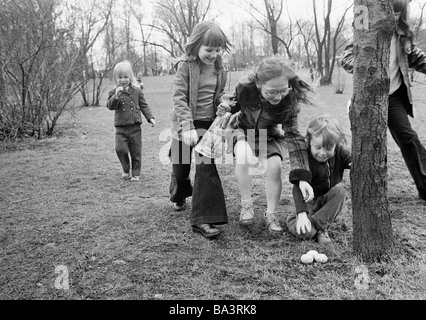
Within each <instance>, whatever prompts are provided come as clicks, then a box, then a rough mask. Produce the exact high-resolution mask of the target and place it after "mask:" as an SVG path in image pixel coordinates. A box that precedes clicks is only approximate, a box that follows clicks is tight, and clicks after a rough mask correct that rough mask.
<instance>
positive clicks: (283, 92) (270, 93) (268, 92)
mask: <svg viewBox="0 0 426 320" xmlns="http://www.w3.org/2000/svg"><path fill="white" fill-rule="evenodd" d="M260 86H261V87H262V89H263V93H264V94H265V95H266V96H268V97H275V96H276V95H277V94H280V95H281V96H286V95H287V94H288V93H289V92H290V91H291V88H285V89H283V90H279V91H278V90H266V89H265V88H264V87H263V86H262V85H260Z"/></svg>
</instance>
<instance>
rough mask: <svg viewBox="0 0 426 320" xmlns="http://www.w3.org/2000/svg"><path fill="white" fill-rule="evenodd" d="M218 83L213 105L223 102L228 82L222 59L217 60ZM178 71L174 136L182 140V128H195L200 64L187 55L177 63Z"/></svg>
mask: <svg viewBox="0 0 426 320" xmlns="http://www.w3.org/2000/svg"><path fill="white" fill-rule="evenodd" d="M215 67H216V72H217V85H216V90H215V94H214V97H213V107H214V108H215V113H216V107H217V106H218V105H219V104H220V102H221V97H222V95H223V94H224V90H225V84H226V77H227V75H226V71H225V69H224V68H223V65H222V63H221V61H220V60H218V61H216V62H215ZM176 68H177V73H176V75H175V78H174V81H173V89H174V90H173V111H172V115H171V122H172V133H173V138H175V139H177V140H181V138H182V134H181V133H182V130H185V131H189V130H192V129H195V127H194V115H195V110H196V108H197V97H198V84H199V82H200V71H201V70H200V65H199V63H198V61H197V59H196V58H195V57H185V58H182V59H181V60H179V61H178V62H177V64H176Z"/></svg>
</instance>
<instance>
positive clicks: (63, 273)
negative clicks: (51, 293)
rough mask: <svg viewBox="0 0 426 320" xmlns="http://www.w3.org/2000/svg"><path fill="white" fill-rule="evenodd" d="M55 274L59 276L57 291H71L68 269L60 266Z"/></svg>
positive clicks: (57, 278)
mask: <svg viewBox="0 0 426 320" xmlns="http://www.w3.org/2000/svg"><path fill="white" fill-rule="evenodd" d="M55 273H58V274H59V275H58V276H57V277H56V279H55V289H58V290H69V289H70V281H69V272H68V268H67V267H66V266H64V265H62V264H61V265H58V266H56V267H55Z"/></svg>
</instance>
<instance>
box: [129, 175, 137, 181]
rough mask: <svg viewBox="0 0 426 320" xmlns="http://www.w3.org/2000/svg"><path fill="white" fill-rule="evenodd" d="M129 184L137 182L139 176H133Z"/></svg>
mask: <svg viewBox="0 0 426 320" xmlns="http://www.w3.org/2000/svg"><path fill="white" fill-rule="evenodd" d="M130 181H131V182H139V176H134V177H132V178H131V179H130Z"/></svg>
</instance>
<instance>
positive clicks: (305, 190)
mask: <svg viewBox="0 0 426 320" xmlns="http://www.w3.org/2000/svg"><path fill="white" fill-rule="evenodd" d="M299 189H300V191H301V192H302V195H303V200H304V201H305V202H308V201H311V200H312V199H313V198H314V189H312V187H311V185H310V184H309V183H308V182H306V181H303V180H300V181H299Z"/></svg>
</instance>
